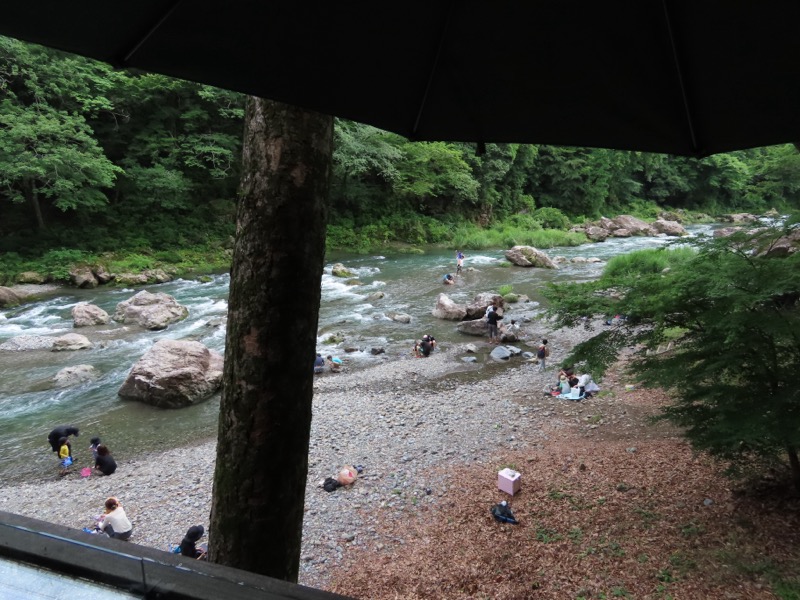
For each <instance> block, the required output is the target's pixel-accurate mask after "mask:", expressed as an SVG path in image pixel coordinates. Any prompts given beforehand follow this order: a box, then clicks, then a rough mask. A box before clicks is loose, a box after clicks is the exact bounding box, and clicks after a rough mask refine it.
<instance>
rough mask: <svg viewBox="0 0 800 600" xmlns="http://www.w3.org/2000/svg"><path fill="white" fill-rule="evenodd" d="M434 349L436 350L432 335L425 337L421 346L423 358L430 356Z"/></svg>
mask: <svg viewBox="0 0 800 600" xmlns="http://www.w3.org/2000/svg"><path fill="white" fill-rule="evenodd" d="M434 348H436V340H435V339H434V337H433V336H432V335H423V336H422V342H420V344H419V351H420V353H421V354H422V356H430V355H431V352H433V349H434Z"/></svg>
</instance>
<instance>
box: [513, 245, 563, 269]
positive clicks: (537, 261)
mask: <svg viewBox="0 0 800 600" xmlns="http://www.w3.org/2000/svg"><path fill="white" fill-rule="evenodd" d="M506 258H507V259H508V260H509V261H511V262H512V263H513V264H515V265H517V266H518V267H540V268H543V269H557V268H558V267H557V266H556V263H554V262H553V261H552V260H551V259H550V257H549V256H547V254H545V253H544V252H542V251H541V250H538V249H536V248H534V247H533V246H514V247H513V248H511V249H510V250H506Z"/></svg>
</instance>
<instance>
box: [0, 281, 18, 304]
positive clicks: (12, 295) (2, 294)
mask: <svg viewBox="0 0 800 600" xmlns="http://www.w3.org/2000/svg"><path fill="white" fill-rule="evenodd" d="M20 301H21V298H20V297H19V295H17V293H16V292H14V290H12V289H11V288H7V287H5V286H2V285H0V308H3V307H6V306H16V305H17V304H19V303H20Z"/></svg>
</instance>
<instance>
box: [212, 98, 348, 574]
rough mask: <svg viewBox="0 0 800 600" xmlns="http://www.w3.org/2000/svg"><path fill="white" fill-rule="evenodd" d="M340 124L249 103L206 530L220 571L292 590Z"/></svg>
mask: <svg viewBox="0 0 800 600" xmlns="http://www.w3.org/2000/svg"><path fill="white" fill-rule="evenodd" d="M332 150H333V118H332V117H329V116H324V115H320V114H318V113H314V112H309V111H305V110H301V109H298V108H295V107H291V106H287V105H285V104H280V103H276V102H272V101H269V100H263V99H260V98H250V99H249V100H248V104H247V114H246V118H245V132H244V148H243V161H242V163H243V164H242V185H241V194H240V195H241V197H240V198H239V206H238V214H237V225H236V241H235V246H234V255H233V264H232V267H231V283H230V297H229V300H228V326H227V338H226V344H225V367H224V376H223V390H222V402H221V405H220V419H219V434H218V440H217V462H216V470H215V473H214V491H213V501H212V508H211V525H210V530H209V540H210V559H211V560H212V561H214V562H217V563H221V564H225V565H229V566H232V567H237V568H240V569H245V570H247V571H251V572H254V573H260V574H264V575H269V576H271V577H275V578H278V579H283V580H286V581H292V582H296V581H297V576H298V571H299V564H300V543H301V537H302V525H303V506H304V501H305V486H306V477H307V472H308V445H309V436H310V431H311V400H312V396H313V377H314V375H313V362H314V357H315V348H316V340H317V325H318V320H319V304H320V294H321V291H320V282H321V278H322V268H323V266H324V258H325V228H326V220H327V212H326V202H327V195H328V185H329V179H330V167H331V156H332Z"/></svg>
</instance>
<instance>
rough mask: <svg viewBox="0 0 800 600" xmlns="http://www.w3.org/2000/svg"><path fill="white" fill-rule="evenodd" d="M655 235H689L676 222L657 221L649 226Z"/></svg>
mask: <svg viewBox="0 0 800 600" xmlns="http://www.w3.org/2000/svg"><path fill="white" fill-rule="evenodd" d="M650 226H651V227H652V228H653V230H654V231H656V232H657V233H664V234H666V235H670V236H682V235H689V232H688V231H686V229H685V228H684V227H683V225H681V224H680V223H678V222H677V221H666V220H664V219H657V220H656V221H653V223H652V224H651V225H650Z"/></svg>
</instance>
